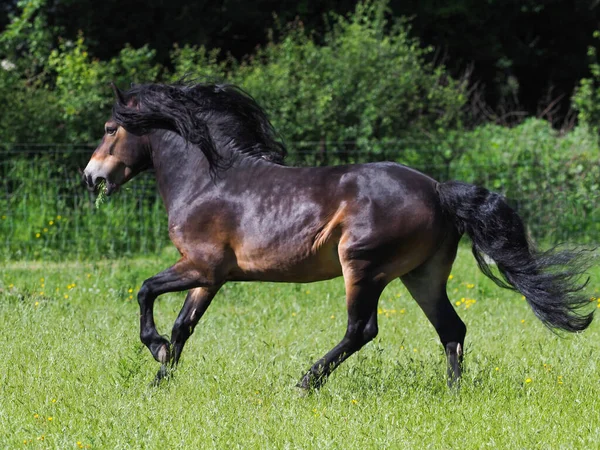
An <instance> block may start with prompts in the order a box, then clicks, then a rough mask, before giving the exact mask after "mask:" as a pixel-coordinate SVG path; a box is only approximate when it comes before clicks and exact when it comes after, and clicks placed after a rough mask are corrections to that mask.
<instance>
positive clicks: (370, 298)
mask: <svg viewBox="0 0 600 450" xmlns="http://www.w3.org/2000/svg"><path fill="white" fill-rule="evenodd" d="M344 276H345V281H346V303H347V309H348V325H347V328H346V334H345V335H344V338H343V339H342V340H341V341H340V343H339V344H338V345H336V346H335V347H334V348H333V349H332V350H330V351H329V352H328V353H327V354H326V355H325V356H323V357H322V358H321V359H319V360H318V361H317V362H316V363H314V364H313V366H312V367H311V368H310V370H309V371H308V372H307V373H306V374H305V375H304V377H303V378H302V380H300V382H299V383H298V387H301V388H303V389H307V390H308V389H313V388H319V387H320V386H321V385H322V384H323V383H324V382H325V381H326V380H327V377H328V376H329V375H330V374H331V372H333V371H334V370H335V369H336V368H337V367H338V366H339V365H340V364H341V363H342V362H344V361H345V360H346V359H347V358H348V357H349V356H351V355H352V354H353V353H355V352H357V351H358V350H360V348H361V347H363V346H364V345H365V344H366V343H367V342H369V341H371V340H373V339H374V338H375V336H377V331H378V327H377V302H378V300H379V296H380V295H381V292H382V291H383V288H384V286H381V285H380V284H381V283H376V282H374V281H372V280H368V279H362V280H361V279H357V278H356V277H350V276H346V274H345V275H344Z"/></svg>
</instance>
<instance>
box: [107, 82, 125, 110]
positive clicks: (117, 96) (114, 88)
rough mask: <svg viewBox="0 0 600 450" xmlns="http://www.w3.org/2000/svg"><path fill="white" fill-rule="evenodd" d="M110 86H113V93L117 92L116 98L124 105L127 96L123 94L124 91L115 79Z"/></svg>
mask: <svg viewBox="0 0 600 450" xmlns="http://www.w3.org/2000/svg"><path fill="white" fill-rule="evenodd" d="M110 87H111V88H112V90H113V93H114V94H115V100H116V101H117V102H119V103H120V104H121V105H124V104H125V97H124V96H123V92H122V91H121V90H120V89H119V88H118V87H117V85H116V84H115V83H114V82H113V81H111V82H110Z"/></svg>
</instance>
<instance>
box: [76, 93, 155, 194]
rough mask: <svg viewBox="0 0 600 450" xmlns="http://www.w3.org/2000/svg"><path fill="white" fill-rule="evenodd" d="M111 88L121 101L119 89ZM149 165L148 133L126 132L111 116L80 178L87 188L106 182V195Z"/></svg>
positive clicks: (150, 163)
mask: <svg viewBox="0 0 600 450" xmlns="http://www.w3.org/2000/svg"><path fill="white" fill-rule="evenodd" d="M114 89H115V95H116V97H117V101H118V102H123V101H124V100H123V97H122V94H121V93H120V91H119V90H118V89H117V88H116V87H114ZM132 106H134V105H132ZM151 165H152V160H151V156H150V146H149V141H148V136H146V135H142V136H137V135H134V134H132V133H129V132H127V131H126V130H125V128H123V127H122V126H120V125H118V124H117V122H116V121H115V120H114V118H111V119H110V120H109V121H108V122H106V124H105V125H104V137H103V138H102V141H101V142H100V145H98V147H97V148H96V150H94V153H93V154H92V157H91V159H90V161H89V162H88V164H87V166H86V168H85V170H84V171H83V180H84V182H85V183H86V185H87V187H88V189H90V190H93V189H95V188H96V187H97V186H98V184H99V183H100V182H101V181H102V180H104V181H106V189H107V190H106V194H107V195H110V194H111V193H112V192H114V191H115V190H116V189H117V188H118V187H119V186H121V185H123V184H125V183H126V182H128V181H129V180H130V179H132V178H133V177H134V176H135V175H137V174H138V173H140V172H142V171H143V170H146V169H148V168H149V167H151Z"/></svg>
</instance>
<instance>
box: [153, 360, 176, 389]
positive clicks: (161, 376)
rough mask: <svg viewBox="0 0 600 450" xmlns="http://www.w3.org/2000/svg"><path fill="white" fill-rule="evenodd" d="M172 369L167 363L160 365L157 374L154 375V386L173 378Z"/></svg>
mask: <svg viewBox="0 0 600 450" xmlns="http://www.w3.org/2000/svg"><path fill="white" fill-rule="evenodd" d="M171 376H172V374H171V370H169V368H168V367H167V365H166V364H163V365H161V366H160V369H158V372H156V376H155V377H154V381H153V382H152V386H155V387H156V386H159V385H160V384H161V382H162V381H163V380H168V379H169V378H171Z"/></svg>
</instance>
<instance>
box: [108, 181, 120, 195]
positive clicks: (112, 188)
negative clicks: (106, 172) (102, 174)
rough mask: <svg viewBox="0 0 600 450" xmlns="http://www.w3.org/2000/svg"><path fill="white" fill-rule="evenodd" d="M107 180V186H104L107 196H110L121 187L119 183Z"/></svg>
mask: <svg viewBox="0 0 600 450" xmlns="http://www.w3.org/2000/svg"><path fill="white" fill-rule="evenodd" d="M105 181H106V187H105V188H104V193H105V194H106V195H107V196H110V195H111V194H112V193H113V192H116V191H117V190H118V189H119V185H118V184H117V183H111V182H110V181H108V180H105Z"/></svg>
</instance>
